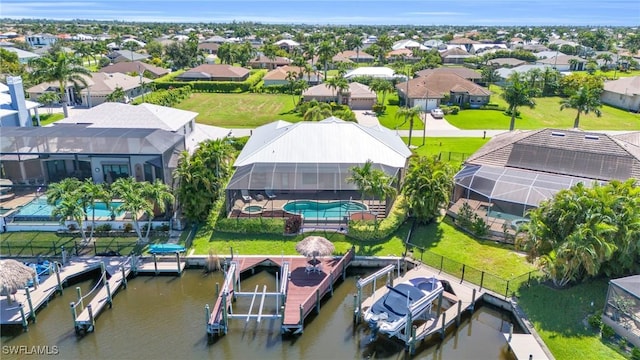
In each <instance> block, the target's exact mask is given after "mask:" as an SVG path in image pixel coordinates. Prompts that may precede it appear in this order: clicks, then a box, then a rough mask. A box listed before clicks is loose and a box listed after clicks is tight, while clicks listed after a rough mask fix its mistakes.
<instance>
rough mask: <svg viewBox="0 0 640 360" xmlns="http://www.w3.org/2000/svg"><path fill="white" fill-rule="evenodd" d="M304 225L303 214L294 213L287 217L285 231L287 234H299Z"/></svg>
mask: <svg viewBox="0 0 640 360" xmlns="http://www.w3.org/2000/svg"><path fill="white" fill-rule="evenodd" d="M301 227H302V216H300V215H292V216H290V217H288V218H287V221H285V224H284V233H285V234H297V233H299V232H300V228H301Z"/></svg>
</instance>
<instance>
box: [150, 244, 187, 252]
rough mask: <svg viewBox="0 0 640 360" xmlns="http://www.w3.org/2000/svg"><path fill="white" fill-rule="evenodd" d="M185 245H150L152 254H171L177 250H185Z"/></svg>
mask: <svg viewBox="0 0 640 360" xmlns="http://www.w3.org/2000/svg"><path fill="white" fill-rule="evenodd" d="M184 251H185V247H184V246H182V245H179V244H154V245H149V253H151V254H169V253H176V252H184Z"/></svg>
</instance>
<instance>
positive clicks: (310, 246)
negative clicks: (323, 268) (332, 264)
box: [296, 236, 335, 261]
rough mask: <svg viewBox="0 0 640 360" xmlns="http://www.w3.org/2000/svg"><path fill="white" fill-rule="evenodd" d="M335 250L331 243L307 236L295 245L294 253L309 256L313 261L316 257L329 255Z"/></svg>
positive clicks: (318, 237) (323, 239)
mask: <svg viewBox="0 0 640 360" xmlns="http://www.w3.org/2000/svg"><path fill="white" fill-rule="evenodd" d="M333 250H335V246H333V243H332V242H331V241H329V240H327V239H326V238H323V237H322V236H307V237H306V238H304V239H303V240H302V241H300V242H299V243H297V244H296V251H297V252H298V253H299V254H301V255H304V256H307V257H309V256H311V257H313V260H314V261H315V259H316V256H327V255H331V253H333Z"/></svg>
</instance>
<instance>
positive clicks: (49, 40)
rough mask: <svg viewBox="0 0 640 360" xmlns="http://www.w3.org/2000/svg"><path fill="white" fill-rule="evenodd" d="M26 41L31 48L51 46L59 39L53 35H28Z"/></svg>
mask: <svg viewBox="0 0 640 360" xmlns="http://www.w3.org/2000/svg"><path fill="white" fill-rule="evenodd" d="M25 41H26V42H27V44H29V46H31V47H41V46H51V45H53V44H55V43H56V41H58V38H57V37H56V36H54V35H51V34H34V35H27V36H26V37H25Z"/></svg>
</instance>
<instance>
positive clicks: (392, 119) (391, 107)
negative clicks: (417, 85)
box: [378, 93, 424, 144]
mask: <svg viewBox="0 0 640 360" xmlns="http://www.w3.org/2000/svg"><path fill="white" fill-rule="evenodd" d="M378 101H379V102H382V96H380V95H378ZM385 103H386V104H385V105H387V109H386V110H385V112H384V113H383V114H382V115H380V116H378V120H379V121H380V124H381V125H382V126H385V127H387V128H389V129H399V130H409V122H408V121H407V122H406V123H404V124H403V122H404V118H396V112H397V111H398V108H399V106H398V94H397V93H391V94H387V96H386V98H385ZM413 129H414V130H422V129H424V123H423V122H422V120H420V119H415V120H414V122H413ZM421 144H422V142H421Z"/></svg>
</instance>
